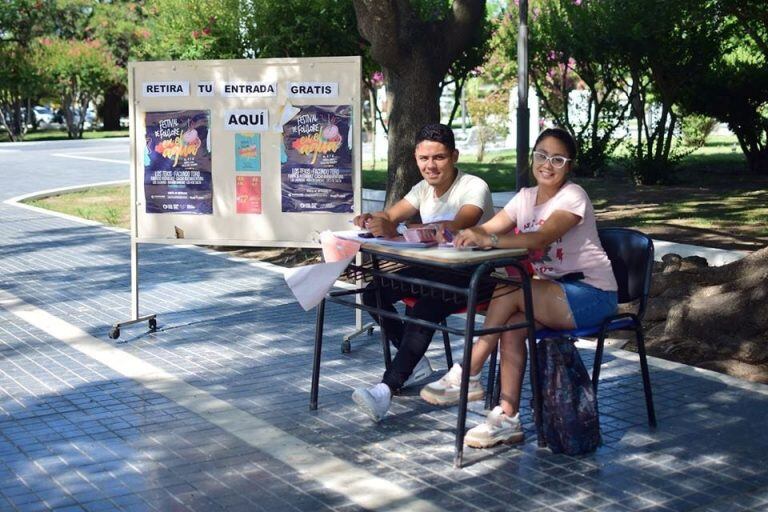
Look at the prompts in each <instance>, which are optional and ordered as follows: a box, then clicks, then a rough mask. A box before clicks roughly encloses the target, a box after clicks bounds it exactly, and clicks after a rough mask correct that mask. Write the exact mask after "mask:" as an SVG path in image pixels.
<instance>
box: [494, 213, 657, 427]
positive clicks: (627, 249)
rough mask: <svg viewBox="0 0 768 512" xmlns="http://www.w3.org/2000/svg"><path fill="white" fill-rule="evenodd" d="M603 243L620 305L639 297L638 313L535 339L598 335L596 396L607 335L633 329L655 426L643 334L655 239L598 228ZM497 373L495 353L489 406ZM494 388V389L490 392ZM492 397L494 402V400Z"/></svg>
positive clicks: (546, 333)
mask: <svg viewBox="0 0 768 512" xmlns="http://www.w3.org/2000/svg"><path fill="white" fill-rule="evenodd" d="M598 234H599V236H600V243H601V244H602V245H603V249H604V250H605V252H606V253H607V254H608V259H610V260H611V266H612V267H613V274H614V276H615V277H616V283H617V284H618V299H619V304H627V303H630V302H634V301H636V300H638V299H639V305H638V310H637V313H617V314H615V315H611V316H609V317H608V318H606V319H605V320H604V321H603V323H602V324H601V325H598V326H595V327H586V328H583V329H571V330H564V331H556V330H551V329H540V330H538V331H536V340H537V341H538V340H541V339H544V338H550V337H557V336H573V337H576V338H581V337H593V336H597V348H596V350H595V361H594V364H593V366H592V387H593V388H594V390H595V395H597V381H598V378H599V377H600V365H601V364H602V359H603V345H604V343H605V336H606V334H607V333H608V332H610V331H633V332H634V333H635V339H636V341H637V353H638V356H639V358H640V371H641V373H642V377H643V390H644V391H645V407H646V409H647V411H648V424H649V425H650V426H651V427H653V428H655V427H656V412H655V411H654V407H653V393H652V390H651V378H650V375H649V373H648V361H647V359H646V355H645V339H644V337H643V325H642V320H643V315H644V314H645V308H646V305H647V302H648V291H649V289H650V287H651V272H652V270H653V241H652V240H651V239H650V237H648V236H647V235H645V234H643V233H641V232H639V231H636V230H634V229H627V228H601V229H598ZM495 375H496V352H494V353H493V354H492V355H491V359H490V368H489V377H488V390H489V394H488V401H487V402H486V408H490V406H491V405H492V404H495V403H498V401H499V388H500V386H495V385H494V376H495ZM491 391H492V392H491ZM491 400H493V402H491Z"/></svg>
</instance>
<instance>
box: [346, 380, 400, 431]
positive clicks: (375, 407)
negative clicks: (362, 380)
mask: <svg viewBox="0 0 768 512" xmlns="http://www.w3.org/2000/svg"><path fill="white" fill-rule="evenodd" d="M352 400H354V401H355V403H356V404H357V405H358V407H360V410H361V411H363V412H364V413H365V414H367V415H368V417H369V418H371V419H372V420H373V421H375V422H376V423H378V422H380V421H381V420H382V419H384V416H386V415H387V411H388V410H389V403H390V402H391V401H392V393H391V392H390V391H389V387H388V386H387V385H386V384H384V383H383V382H382V383H379V384H376V385H375V386H373V387H372V388H357V389H356V390H354V391H353V392H352Z"/></svg>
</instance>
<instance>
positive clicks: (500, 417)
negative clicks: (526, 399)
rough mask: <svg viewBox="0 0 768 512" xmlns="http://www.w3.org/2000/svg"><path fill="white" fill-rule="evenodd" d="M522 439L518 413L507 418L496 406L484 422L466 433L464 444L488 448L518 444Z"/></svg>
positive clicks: (499, 407)
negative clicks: (504, 444) (501, 444)
mask: <svg viewBox="0 0 768 512" xmlns="http://www.w3.org/2000/svg"><path fill="white" fill-rule="evenodd" d="M524 437H525V436H524V434H523V429H522V427H521V426H520V413H517V414H515V415H514V416H507V415H506V414H504V410H503V409H502V408H501V406H500V405H497V406H496V407H494V409H493V410H492V411H491V412H489V413H488V416H486V418H485V422H483V423H481V424H479V425H477V426H476V427H472V428H471V429H469V430H468V431H467V434H466V435H465V436H464V444H466V445H467V446H471V447H472V448H490V447H491V446H495V445H497V444H499V443H506V444H515V443H519V442H522V440H523V438H524Z"/></svg>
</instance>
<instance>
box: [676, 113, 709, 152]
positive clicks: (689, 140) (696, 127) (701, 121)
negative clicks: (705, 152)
mask: <svg viewBox="0 0 768 512" xmlns="http://www.w3.org/2000/svg"><path fill="white" fill-rule="evenodd" d="M715 126H717V119H714V118H712V117H708V116H703V115H700V114H691V115H688V116H685V118H683V123H682V130H683V144H685V145H686V146H689V147H692V148H700V147H701V146H703V145H704V143H705V142H706V140H707V137H708V136H709V134H710V133H712V130H714V129H715Z"/></svg>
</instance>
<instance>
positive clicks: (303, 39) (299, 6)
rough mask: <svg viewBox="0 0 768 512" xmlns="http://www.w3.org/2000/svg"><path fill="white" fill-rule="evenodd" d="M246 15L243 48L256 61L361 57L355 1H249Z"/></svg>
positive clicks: (243, 20)
mask: <svg viewBox="0 0 768 512" xmlns="http://www.w3.org/2000/svg"><path fill="white" fill-rule="evenodd" d="M245 3H246V4H247V5H248V7H247V8H246V9H244V10H243V11H244V12H243V14H242V16H243V17H242V20H241V23H242V27H243V45H244V50H245V52H246V53H247V54H248V55H250V56H254V57H260V58H269V57H318V56H335V55H360V54H361V44H360V43H361V40H360V36H359V35H358V33H357V21H356V19H355V10H354V8H353V7H352V1H351V0H340V1H339V0H323V1H318V0H312V1H310V0H284V1H282V2H266V1H262V0H249V1H247V2H245Z"/></svg>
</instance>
